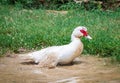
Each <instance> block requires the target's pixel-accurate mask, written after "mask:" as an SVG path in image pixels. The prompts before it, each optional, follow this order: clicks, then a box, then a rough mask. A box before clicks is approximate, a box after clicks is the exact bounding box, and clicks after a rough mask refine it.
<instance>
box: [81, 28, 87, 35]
mask: <svg viewBox="0 0 120 83" xmlns="http://www.w3.org/2000/svg"><path fill="white" fill-rule="evenodd" d="M80 32H81V33H83V36H87V35H88V32H87V31H85V30H83V29H82V30H80Z"/></svg>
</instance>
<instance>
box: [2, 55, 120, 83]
mask: <svg viewBox="0 0 120 83" xmlns="http://www.w3.org/2000/svg"><path fill="white" fill-rule="evenodd" d="M79 59H80V60H77V61H75V62H74V63H73V64H71V65H64V66H60V65H58V66H57V67H56V68H54V69H47V68H39V66H38V65H36V64H34V63H33V62H26V61H24V60H21V59H20V58H19V57H3V58H0V83H120V66H118V65H111V64H109V61H106V59H103V58H98V57H94V56H82V57H79Z"/></svg>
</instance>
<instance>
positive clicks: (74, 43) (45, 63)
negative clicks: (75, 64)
mask: <svg viewBox="0 0 120 83" xmlns="http://www.w3.org/2000/svg"><path fill="white" fill-rule="evenodd" d="M82 36H84V37H86V38H88V39H92V38H91V37H90V36H89V35H88V33H87V28H86V27H84V26H79V27H77V28H75V29H74V31H73V32H72V35H71V42H70V43H69V44H67V45H63V46H52V47H48V48H44V49H41V50H39V51H35V52H32V53H29V54H28V55H27V57H26V59H32V60H34V62H35V63H38V65H39V66H40V67H48V68H51V67H56V65H57V64H58V63H59V64H69V63H71V62H72V61H73V60H74V59H75V58H76V57H78V56H79V55H80V54H81V53H82V51H83V44H82V42H81V40H80V39H79V38H81V37H82Z"/></svg>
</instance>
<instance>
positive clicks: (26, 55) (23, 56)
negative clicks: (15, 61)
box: [19, 53, 33, 60]
mask: <svg viewBox="0 0 120 83" xmlns="http://www.w3.org/2000/svg"><path fill="white" fill-rule="evenodd" d="M19 57H20V58H21V59H22V60H33V57H32V54H31V53H29V54H20V55H19Z"/></svg>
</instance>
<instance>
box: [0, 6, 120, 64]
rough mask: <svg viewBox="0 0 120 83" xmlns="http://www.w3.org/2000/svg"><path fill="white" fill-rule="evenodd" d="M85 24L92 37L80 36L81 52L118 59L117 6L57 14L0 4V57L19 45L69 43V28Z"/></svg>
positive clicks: (119, 13)
mask: <svg viewBox="0 0 120 83" xmlns="http://www.w3.org/2000/svg"><path fill="white" fill-rule="evenodd" d="M77 26H86V27H87V28H88V32H89V34H90V35H91V36H92V38H93V40H91V41H88V40H87V39H85V38H82V41H83V43H84V46H85V47H84V52H83V53H84V54H92V55H97V54H99V55H100V56H111V57H113V58H114V59H115V60H117V61H118V62H119V61H120V27H119V26H120V9H118V10H116V11H113V12H111V11H98V10H95V11H84V10H79V11H78V10H70V11H68V13H67V14H57V13H54V12H47V11H46V10H41V9H39V10H26V9H19V8H17V7H13V6H3V5H1V6H0V56H2V55H4V54H5V53H6V51H8V50H11V51H16V50H18V49H19V48H20V47H23V48H26V49H30V50H31V49H41V48H42V47H47V46H52V45H63V44H67V43H69V42H70V36H71V33H72V31H73V29H74V28H75V27H77Z"/></svg>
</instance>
